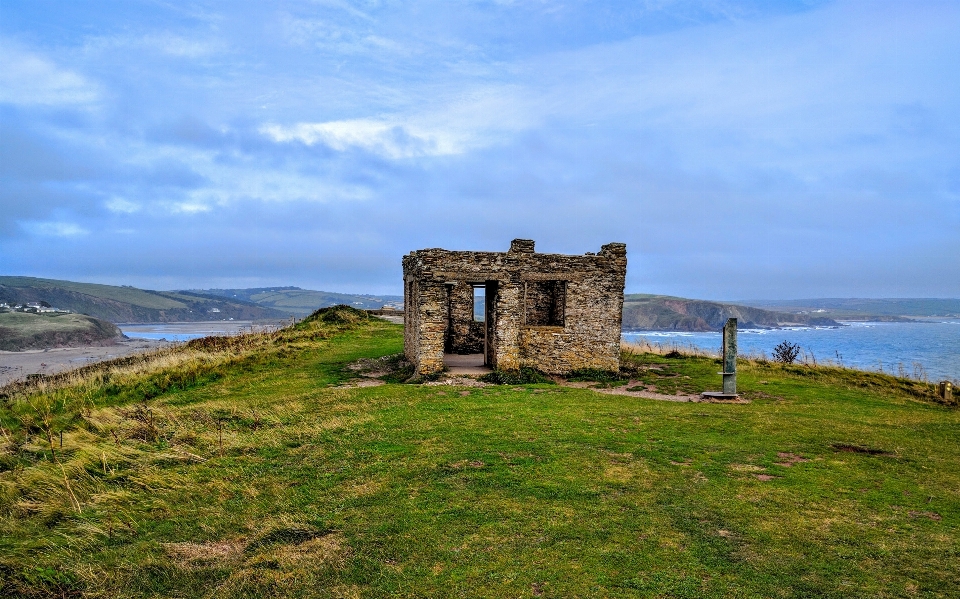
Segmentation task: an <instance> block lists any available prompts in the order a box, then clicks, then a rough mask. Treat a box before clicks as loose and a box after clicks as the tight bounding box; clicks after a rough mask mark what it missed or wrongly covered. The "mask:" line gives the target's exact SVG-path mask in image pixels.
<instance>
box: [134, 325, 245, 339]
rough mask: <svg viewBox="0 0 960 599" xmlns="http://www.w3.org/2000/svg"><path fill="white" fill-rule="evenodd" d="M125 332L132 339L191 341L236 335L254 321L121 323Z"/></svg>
mask: <svg viewBox="0 0 960 599" xmlns="http://www.w3.org/2000/svg"><path fill="white" fill-rule="evenodd" d="M117 326H118V327H120V330H121V331H123V334H124V335H126V336H127V337H130V338H131V339H154V340H161V339H162V340H165V341H190V340H191V339H198V338H200V337H209V336H211V335H236V334H237V333H239V332H241V331H250V330H251V327H252V326H254V325H253V323H251V322H249V321H245V320H219V321H213V322H165V323H150V324H119V325H117Z"/></svg>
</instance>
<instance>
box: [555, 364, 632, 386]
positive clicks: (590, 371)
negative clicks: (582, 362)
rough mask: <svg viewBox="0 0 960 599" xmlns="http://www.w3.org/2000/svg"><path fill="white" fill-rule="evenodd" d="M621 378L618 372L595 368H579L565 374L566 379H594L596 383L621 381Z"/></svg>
mask: <svg viewBox="0 0 960 599" xmlns="http://www.w3.org/2000/svg"><path fill="white" fill-rule="evenodd" d="M623 378H624V377H622V376H621V375H620V373H619V372H616V371H613V370H600V369H597V368H580V369H579V370H574V371H573V372H571V373H570V374H569V376H567V379H568V380H571V381H595V382H597V383H614V382H617V381H622V380H623Z"/></svg>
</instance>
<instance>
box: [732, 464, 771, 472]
mask: <svg viewBox="0 0 960 599" xmlns="http://www.w3.org/2000/svg"><path fill="white" fill-rule="evenodd" d="M729 468H730V469H731V470H734V471H736V472H763V471H764V470H766V468H764V467H763V466H757V465H756V464H730V466H729Z"/></svg>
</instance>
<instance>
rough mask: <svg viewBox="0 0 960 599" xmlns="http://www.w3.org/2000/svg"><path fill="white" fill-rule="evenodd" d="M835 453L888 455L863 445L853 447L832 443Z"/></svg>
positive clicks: (849, 444)
mask: <svg viewBox="0 0 960 599" xmlns="http://www.w3.org/2000/svg"><path fill="white" fill-rule="evenodd" d="M831 447H833V448H834V449H836V450H837V451H845V452H848V453H862V454H866V455H890V454H889V453H887V452H886V451H884V450H882V449H876V448H874V447H865V446H863V445H853V444H851V443H834V444H833V445H831Z"/></svg>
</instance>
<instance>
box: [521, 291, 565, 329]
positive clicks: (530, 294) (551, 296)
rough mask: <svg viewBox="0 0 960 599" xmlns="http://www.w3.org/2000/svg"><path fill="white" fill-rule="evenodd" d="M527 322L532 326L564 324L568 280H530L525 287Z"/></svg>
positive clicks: (560, 325)
mask: <svg viewBox="0 0 960 599" xmlns="http://www.w3.org/2000/svg"><path fill="white" fill-rule="evenodd" d="M524 303H525V310H524V315H525V320H524V321H525V322H526V324H528V325H530V326H541V327H544V326H546V327H562V326H564V316H565V314H564V312H565V310H564V308H565V307H566V303H567V283H566V281H528V282H527V284H526V286H525V289H524Z"/></svg>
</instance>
